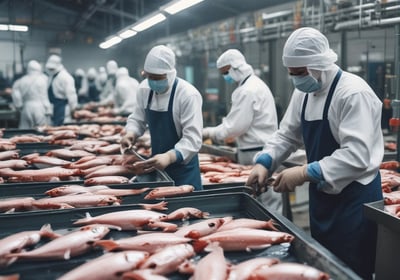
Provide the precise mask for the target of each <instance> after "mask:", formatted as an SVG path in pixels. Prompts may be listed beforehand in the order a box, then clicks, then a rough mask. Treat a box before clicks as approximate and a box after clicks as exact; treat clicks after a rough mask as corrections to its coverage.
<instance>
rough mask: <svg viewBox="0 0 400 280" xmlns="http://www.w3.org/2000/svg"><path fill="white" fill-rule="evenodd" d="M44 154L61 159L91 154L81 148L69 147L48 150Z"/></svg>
mask: <svg viewBox="0 0 400 280" xmlns="http://www.w3.org/2000/svg"><path fill="white" fill-rule="evenodd" d="M45 155H46V156H50V157H57V158H62V159H74V158H81V157H84V156H91V155H93V154H92V153H89V152H87V151H83V150H74V151H71V150H69V149H55V150H51V151H48V152H47V153H46V154H45Z"/></svg>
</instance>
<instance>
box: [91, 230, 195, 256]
mask: <svg viewBox="0 0 400 280" xmlns="http://www.w3.org/2000/svg"><path fill="white" fill-rule="evenodd" d="M189 241H191V239H190V238H185V237H180V236H176V235H175V234H173V233H161V232H154V233H146V234H142V235H137V236H134V237H129V238H122V239H118V240H99V241H96V242H95V244H94V245H99V246H101V247H103V248H105V249H106V250H107V251H113V250H116V249H118V250H143V251H146V252H149V253H154V252H156V251H158V250H160V249H161V248H164V247H166V246H169V245H176V244H183V243H188V242H189Z"/></svg>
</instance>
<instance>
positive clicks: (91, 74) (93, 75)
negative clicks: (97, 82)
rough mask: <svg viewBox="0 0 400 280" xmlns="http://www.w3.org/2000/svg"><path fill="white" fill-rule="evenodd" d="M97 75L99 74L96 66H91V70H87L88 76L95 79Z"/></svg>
mask: <svg viewBox="0 0 400 280" xmlns="http://www.w3.org/2000/svg"><path fill="white" fill-rule="evenodd" d="M96 75H97V71H96V68H94V67H91V68H89V70H88V72H87V76H88V78H92V79H94V78H96Z"/></svg>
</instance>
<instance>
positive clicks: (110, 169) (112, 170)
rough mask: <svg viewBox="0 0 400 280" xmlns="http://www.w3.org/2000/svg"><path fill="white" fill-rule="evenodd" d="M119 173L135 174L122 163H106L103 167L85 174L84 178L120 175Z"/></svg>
mask: <svg viewBox="0 0 400 280" xmlns="http://www.w3.org/2000/svg"><path fill="white" fill-rule="evenodd" d="M121 175H135V174H134V173H133V172H132V170H131V169H129V168H127V167H125V166H122V165H108V166H105V167H103V168H100V169H97V170H95V171H93V172H92V173H89V174H87V175H86V176H85V179H90V178H93V177H100V176H121Z"/></svg>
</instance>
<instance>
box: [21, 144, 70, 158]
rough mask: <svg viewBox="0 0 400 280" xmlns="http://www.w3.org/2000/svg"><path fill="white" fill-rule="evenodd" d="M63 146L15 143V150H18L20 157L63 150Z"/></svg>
mask: <svg viewBox="0 0 400 280" xmlns="http://www.w3.org/2000/svg"><path fill="white" fill-rule="evenodd" d="M63 148H65V146H62V145H54V144H49V143H47V142H37V143H17V145H16V149H17V150H20V152H19V154H20V156H25V155H29V154H33V153H39V154H41V155H43V154H45V153H47V152H48V151H51V150H55V149H63Z"/></svg>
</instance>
